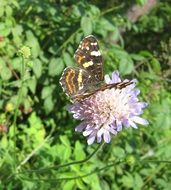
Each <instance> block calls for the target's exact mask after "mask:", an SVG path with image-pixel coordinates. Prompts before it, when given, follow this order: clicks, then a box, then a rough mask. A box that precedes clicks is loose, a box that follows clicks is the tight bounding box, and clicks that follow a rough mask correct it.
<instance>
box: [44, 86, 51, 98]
mask: <svg viewBox="0 0 171 190" xmlns="http://www.w3.org/2000/svg"><path fill="white" fill-rule="evenodd" d="M52 92H53V87H52V86H45V87H44V88H43V90H42V94H41V97H42V99H45V98H47V97H48V96H51V95H52Z"/></svg>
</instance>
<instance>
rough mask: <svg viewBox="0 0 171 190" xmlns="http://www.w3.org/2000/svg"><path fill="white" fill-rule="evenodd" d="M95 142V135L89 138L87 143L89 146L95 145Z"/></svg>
mask: <svg viewBox="0 0 171 190" xmlns="http://www.w3.org/2000/svg"><path fill="white" fill-rule="evenodd" d="M94 140H95V135H94V136H89V137H88V138H87V143H88V145H91V144H93V143H94Z"/></svg>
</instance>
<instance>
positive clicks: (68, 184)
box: [62, 180, 75, 190]
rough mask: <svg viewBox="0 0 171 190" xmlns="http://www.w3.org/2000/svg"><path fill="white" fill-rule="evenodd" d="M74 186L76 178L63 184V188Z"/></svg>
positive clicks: (64, 189)
mask: <svg viewBox="0 0 171 190" xmlns="http://www.w3.org/2000/svg"><path fill="white" fill-rule="evenodd" d="M74 186H75V181H74V180H72V181H67V182H66V183H65V184H64V186H63V188H62V189H63V190H71V189H73V188H74Z"/></svg>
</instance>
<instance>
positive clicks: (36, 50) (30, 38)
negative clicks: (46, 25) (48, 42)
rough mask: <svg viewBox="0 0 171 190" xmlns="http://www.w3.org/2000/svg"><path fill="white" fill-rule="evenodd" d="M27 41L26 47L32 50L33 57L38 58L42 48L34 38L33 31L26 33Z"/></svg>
mask: <svg viewBox="0 0 171 190" xmlns="http://www.w3.org/2000/svg"><path fill="white" fill-rule="evenodd" d="M26 36H27V41H26V46H28V47H30V48H31V55H32V57H33V58H37V57H38V56H39V54H40V46H39V42H38V39H37V38H36V37H35V36H34V34H33V33H32V32H31V31H27V32H26Z"/></svg>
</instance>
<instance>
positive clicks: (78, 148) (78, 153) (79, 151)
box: [74, 140, 86, 160]
mask: <svg viewBox="0 0 171 190" xmlns="http://www.w3.org/2000/svg"><path fill="white" fill-rule="evenodd" d="M74 155H75V160H82V159H84V158H85V157H86V155H85V152H84V150H83V146H82V145H81V143H80V142H79V141H78V140H77V141H76V143H75V149H74Z"/></svg>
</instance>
